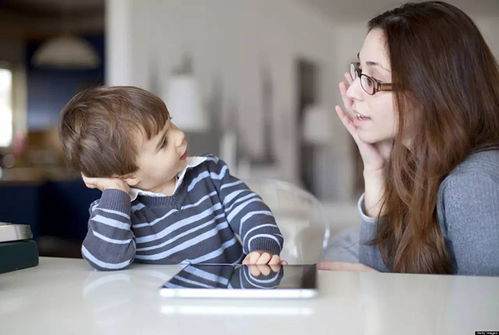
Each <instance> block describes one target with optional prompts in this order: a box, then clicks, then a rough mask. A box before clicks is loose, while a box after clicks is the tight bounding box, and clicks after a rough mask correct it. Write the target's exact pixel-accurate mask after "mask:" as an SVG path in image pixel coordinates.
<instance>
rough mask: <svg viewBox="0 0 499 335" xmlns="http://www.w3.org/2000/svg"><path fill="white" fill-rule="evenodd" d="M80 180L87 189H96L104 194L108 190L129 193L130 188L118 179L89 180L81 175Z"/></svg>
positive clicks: (89, 178)
mask: <svg viewBox="0 0 499 335" xmlns="http://www.w3.org/2000/svg"><path fill="white" fill-rule="evenodd" d="M81 178H82V179H83V182H84V183H85V186H87V187H88V188H97V189H99V190H101V191H102V192H104V190H108V189H116V190H122V191H123V192H125V193H128V192H130V186H128V184H127V183H126V182H125V181H123V180H122V179H120V178H91V177H87V176H85V175H84V174H83V173H82V174H81Z"/></svg>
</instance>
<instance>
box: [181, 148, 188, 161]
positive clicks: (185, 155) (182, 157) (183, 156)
mask: <svg viewBox="0 0 499 335" xmlns="http://www.w3.org/2000/svg"><path fill="white" fill-rule="evenodd" d="M186 158H187V150H186V151H185V152H184V154H183V155H182V156H180V160H184V159H186Z"/></svg>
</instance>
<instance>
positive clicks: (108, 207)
mask: <svg viewBox="0 0 499 335" xmlns="http://www.w3.org/2000/svg"><path fill="white" fill-rule="evenodd" d="M59 131H60V138H61V141H62V144H63V149H64V152H65V155H66V156H67V159H68V161H69V163H70V165H71V166H72V167H73V168H75V169H77V170H78V171H81V173H82V177H83V180H84V182H85V185H86V186H87V187H89V188H97V189H99V190H101V191H102V196H101V198H100V199H99V200H96V201H95V202H93V203H92V204H91V205H90V219H89V225H88V233H87V235H86V237H85V240H84V241H83V245H82V249H81V250H82V255H83V257H84V258H85V259H86V260H87V261H88V262H89V263H90V264H91V265H92V266H93V267H95V268H96V269H99V270H117V269H123V268H125V267H127V266H128V265H129V264H130V263H132V262H133V261H134V260H137V261H140V262H145V263H163V264H165V263H241V262H243V263H244V264H282V263H285V262H284V261H282V260H281V259H280V258H279V253H280V252H281V250H282V245H283V238H282V236H281V234H280V231H279V228H278V227H277V225H276V222H275V220H274V217H273V216H272V213H271V211H270V209H269V208H268V207H267V206H266V205H265V204H264V203H263V201H262V199H261V198H260V197H259V196H258V195H257V194H255V193H254V192H252V191H251V190H250V189H249V188H248V187H247V186H246V185H245V184H244V183H243V182H242V181H240V180H238V179H237V178H235V177H233V176H232V175H230V173H229V169H228V167H227V165H226V164H225V163H224V162H223V161H222V160H221V159H219V158H217V157H215V156H213V155H207V156H203V157H188V156H187V140H186V137H185V134H184V133H183V132H182V131H181V130H180V129H179V128H177V127H176V126H175V124H174V123H172V121H171V117H170V115H169V112H168V110H167V108H166V106H165V104H164V103H163V101H162V100H161V99H160V98H158V97H156V96H155V95H153V94H151V93H149V92H147V91H145V90H142V89H140V88H136V87H128V86H117V87H98V88H93V89H87V90H85V91H82V92H80V93H78V94H77V95H76V96H75V97H74V98H73V99H71V101H69V102H68V104H67V105H66V106H65V107H64V109H63V110H62V113H61V120H60V129H59Z"/></svg>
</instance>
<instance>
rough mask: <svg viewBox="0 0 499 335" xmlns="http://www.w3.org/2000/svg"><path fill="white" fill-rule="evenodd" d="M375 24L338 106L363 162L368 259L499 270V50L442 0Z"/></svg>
mask: <svg viewBox="0 0 499 335" xmlns="http://www.w3.org/2000/svg"><path fill="white" fill-rule="evenodd" d="M368 28H369V29H368V30H369V32H368V34H367V37H366V39H365V41H364V44H363V46H362V48H361V50H360V52H359V53H358V59H357V62H355V63H352V64H351V67H350V72H349V73H346V74H345V78H346V81H347V82H346V83H345V82H341V83H340V86H339V88H340V92H341V95H342V98H343V104H344V108H341V107H340V106H336V112H337V114H338V115H339V117H340V119H341V121H342V122H343V124H344V126H345V127H346V129H347V130H348V131H349V133H350V134H351V135H352V137H353V139H354V140H355V143H356V144H357V146H358V148H359V151H360V154H361V156H362V160H363V163H364V182H365V193H364V195H363V196H362V197H361V199H360V201H359V208H360V211H361V217H362V224H361V232H360V249H359V261H360V263H362V264H364V265H365V266H368V267H370V268H374V269H376V270H378V271H390V272H409V273H440V274H451V273H454V274H472V275H499V73H498V66H497V62H496V60H495V58H494V56H493V55H492V53H491V52H490V50H489V48H488V46H487V44H486V43H485V41H484V39H483V37H482V36H481V34H480V32H479V30H478V29H477V27H476V26H475V24H474V23H473V21H472V20H471V19H470V18H469V17H468V16H467V15H466V14H465V13H463V12H462V11H461V10H459V9H458V8H456V7H454V6H452V5H449V4H447V3H444V2H437V1H435V2H422V3H408V4H405V5H403V6H401V7H399V8H396V9H394V10H391V11H387V12H385V13H383V14H381V15H379V16H377V17H375V18H374V19H372V20H371V21H369V24H368ZM323 267H326V268H327V266H323ZM360 267H363V266H360ZM364 268H365V267H364ZM347 269H348V267H347Z"/></svg>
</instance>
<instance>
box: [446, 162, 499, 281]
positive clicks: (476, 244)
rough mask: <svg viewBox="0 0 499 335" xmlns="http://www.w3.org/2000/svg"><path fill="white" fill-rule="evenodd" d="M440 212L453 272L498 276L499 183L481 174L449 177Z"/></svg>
mask: <svg viewBox="0 0 499 335" xmlns="http://www.w3.org/2000/svg"><path fill="white" fill-rule="evenodd" d="M438 209H439V217H440V221H441V222H440V224H441V226H442V231H443V233H444V238H445V241H446V244H447V247H448V249H449V252H450V254H451V257H452V258H453V262H454V267H455V269H454V271H455V272H456V273H457V274H462V275H496V276H497V275H499V257H498V255H499V179H498V178H494V176H491V175H488V174H487V173H481V172H479V171H473V172H472V173H470V172H468V173H456V174H452V175H449V177H448V178H446V179H445V180H444V182H443V183H442V186H441V194H440V199H439V208H438Z"/></svg>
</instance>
